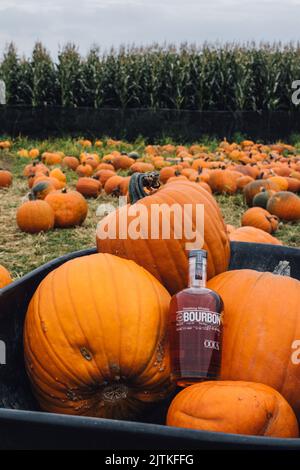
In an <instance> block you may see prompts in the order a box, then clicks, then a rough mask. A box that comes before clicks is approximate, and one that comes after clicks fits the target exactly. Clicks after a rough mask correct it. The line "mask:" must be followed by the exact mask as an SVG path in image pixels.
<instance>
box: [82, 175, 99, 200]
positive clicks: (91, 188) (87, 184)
mask: <svg viewBox="0 0 300 470" xmlns="http://www.w3.org/2000/svg"><path fill="white" fill-rule="evenodd" d="M101 188H102V184H101V183H100V181H99V180H97V179H94V178H87V177H82V178H79V179H78V181H77V184H76V191H78V192H79V193H80V194H82V195H83V196H84V197H98V196H99V194H100V193H101Z"/></svg>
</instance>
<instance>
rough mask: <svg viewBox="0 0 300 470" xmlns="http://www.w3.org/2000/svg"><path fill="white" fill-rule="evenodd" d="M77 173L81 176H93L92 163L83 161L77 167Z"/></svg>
mask: <svg viewBox="0 0 300 470" xmlns="http://www.w3.org/2000/svg"><path fill="white" fill-rule="evenodd" d="M76 173H77V175H78V176H80V177H83V176H92V174H93V173H94V170H93V168H92V167H91V165H89V164H88V163H85V162H83V163H81V164H80V165H78V167H77V168H76Z"/></svg>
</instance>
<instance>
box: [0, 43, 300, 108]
mask: <svg viewBox="0 0 300 470" xmlns="http://www.w3.org/2000/svg"><path fill="white" fill-rule="evenodd" d="M0 78H2V79H3V80H4V82H5V84H6V90H7V104H9V105H29V106H34V107H36V106H64V107H79V106H88V107H94V108H121V109H126V108H151V109H161V108H168V109H176V110H181V109H187V110H201V111H205V110H209V111H218V110H227V111H237V110H239V111H259V110H268V111H273V110H292V109H294V108H295V105H294V104H293V103H292V99H291V96H292V93H293V89H292V82H293V81H294V80H298V79H300V45H298V44H289V45H284V46H283V45H281V44H274V45H269V44H261V45H259V46H257V45H255V44H247V45H238V44H227V45H224V46H217V45H203V46H201V47H196V46H192V45H186V44H184V45H182V46H180V47H175V46H172V45H169V46H167V45H166V46H159V45H152V46H149V47H141V48H138V47H133V46H132V47H121V48H120V49H118V50H114V49H112V50H110V51H109V52H105V53H101V52H100V50H99V49H98V48H97V47H94V48H92V49H91V50H90V52H89V53H88V54H87V56H86V57H82V56H81V55H80V53H79V51H78V49H77V47H76V46H75V45H73V44H67V45H66V46H65V47H64V48H63V49H61V50H60V52H59V54H58V57H57V60H53V59H52V58H51V56H50V54H49V52H48V51H47V50H46V49H45V47H44V46H43V45H42V44H41V43H37V44H36V45H35V47H34V50H33V52H32V55H31V57H29V58H26V57H22V56H20V55H19V54H18V51H17V49H16V47H15V45H14V44H10V45H9V46H8V47H7V49H6V51H5V53H4V55H3V58H2V60H1V61H0Z"/></svg>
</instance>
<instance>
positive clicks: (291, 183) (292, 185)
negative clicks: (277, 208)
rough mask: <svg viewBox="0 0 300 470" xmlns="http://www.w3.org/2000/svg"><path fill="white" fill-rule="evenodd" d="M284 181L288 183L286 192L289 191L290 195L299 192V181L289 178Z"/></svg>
mask: <svg viewBox="0 0 300 470" xmlns="http://www.w3.org/2000/svg"><path fill="white" fill-rule="evenodd" d="M286 180H287V182H288V189H287V190H288V191H291V192H292V193H298V192H300V180H298V179H297V178H290V177H286Z"/></svg>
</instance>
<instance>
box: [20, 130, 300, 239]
mask: <svg viewBox="0 0 300 470" xmlns="http://www.w3.org/2000/svg"><path fill="white" fill-rule="evenodd" d="M79 144H80V145H81V146H82V147H83V148H84V151H83V152H81V153H80V156H79V158H77V157H75V156H65V155H64V154H63V153H62V152H44V153H43V154H42V156H41V158H40V157H39V150H38V149H31V150H29V151H28V150H25V149H23V150H20V151H19V152H18V154H19V155H20V156H22V157H29V158H32V159H35V158H40V159H41V162H38V161H35V162H34V163H32V164H29V165H27V166H26V167H25V169H24V176H26V177H27V178H28V185H29V187H30V188H31V194H30V198H31V199H34V200H37V199H38V200H41V199H44V200H45V201H46V202H48V203H49V202H52V201H53V203H52V204H51V206H52V208H53V209H54V212H55V209H56V207H57V205H60V206H61V204H60V203H58V199H59V200H60V201H61V203H63V201H67V198H68V199H69V200H71V199H72V198H74V197H75V193H74V192H72V194H68V195H64V196H62V195H61V193H58V192H56V195H55V196H54V195H53V194H52V195H49V194H50V193H52V192H54V191H55V190H56V191H61V189H62V188H64V187H65V186H66V176H65V175H64V173H63V171H62V170H63V169H64V168H68V169H69V170H73V171H74V172H76V173H77V175H78V181H77V184H76V191H77V192H79V193H80V194H81V195H83V196H84V197H85V198H88V197H98V196H99V195H100V194H102V191H103V192H104V193H105V194H108V195H111V196H126V195H128V186H129V181H130V176H131V175H132V174H134V173H136V172H139V173H146V172H151V171H158V172H159V173H160V181H161V183H162V184H169V183H171V182H179V181H183V180H185V181H192V182H195V183H196V184H197V185H199V186H201V187H202V188H203V189H205V190H206V191H208V192H209V193H216V194H217V193H220V194H226V195H232V194H235V193H237V192H243V194H244V198H245V201H246V203H247V204H248V205H249V206H255V207H260V209H265V211H263V210H258V209H257V210H252V209H251V210H250V211H248V212H247V213H246V214H245V215H244V216H243V219H242V226H243V227H240V228H237V229H236V228H235V227H232V226H228V232H229V234H230V239H231V240H236V241H249V242H261V243H275V244H278V243H280V242H279V241H278V240H277V239H276V238H275V237H272V236H271V235H270V234H272V233H274V232H275V231H276V229H277V227H278V222H279V220H281V221H297V220H300V198H299V196H298V195H297V193H299V192H300V155H297V152H296V149H295V148H294V147H292V146H290V145H286V144H275V145H269V146H266V145H262V144H255V143H254V142H252V141H247V140H246V141H243V142H241V144H240V145H238V144H236V143H232V144H230V143H229V142H227V141H226V140H224V141H223V142H221V143H220V144H219V146H218V148H217V149H216V150H215V151H214V152H210V151H209V150H208V148H207V147H205V146H201V145H192V146H190V147H185V146H174V145H170V144H169V145H163V146H152V145H148V146H146V147H145V149H144V153H143V155H142V156H139V154H138V153H136V152H129V153H128V154H127V153H126V152H120V151H119V150H112V151H110V152H109V153H105V149H106V147H107V146H108V148H110V147H109V146H111V147H112V148H113V147H114V146H115V148H117V147H118V146H119V145H121V144H122V142H121V141H114V140H111V139H110V140H109V141H108V142H106V147H105V148H103V142H102V141H100V140H98V141H96V142H95V143H94V147H95V148H97V152H98V153H97V152H90V153H89V152H88V150H89V149H90V148H91V147H92V142H91V141H89V140H81V141H79ZM99 152H100V153H101V154H102V156H101V157H100V154H99ZM49 168H52V170H50V169H49ZM124 174H125V175H124ZM77 196H78V195H77ZM77 199H78V201H79V198H78V197H77ZM78 204H79V205H80V206H82V208H83V206H84V203H83V202H82V201H80V203H79V202H78ZM38 205H39V207H40V208H42V207H43V208H44V211H45V213H46V206H45V204H41V203H38ZM29 207H30V208H33V207H34V206H33V204H31V205H29V204H27V206H25V207H24V208H23V209H22V210H21V217H19V219H20V222H18V223H19V226H20V228H21V229H22V230H25V231H28V227H27V226H26V223H25V226H24V223H23V219H24V217H22V215H23V214H22V212H24V213H27V210H28V209H29ZM82 208H81V210H80V211H79V212H80V213H81V214H80V216H79V215H78V216H76V214H75V215H74V218H73V219H72V220H71V221H66V222H65V223H64V222H63V220H62V219H63V218H64V217H63V216H62V217H58V216H57V211H56V213H55V214H54V222H52V221H50V215H49V214H48V215H47V216H45V218H44V220H45V223H44V224H43V226H42V227H34V228H32V229H31V233H33V232H36V231H39V230H46V229H47V228H48V227H51V225H52V223H54V224H55V226H58V227H70V226H74V225H78V224H80V223H82V222H83V220H84V218H85V217H86V213H87V205H85V210H84V211H83V209H82ZM266 211H267V212H266ZM48 212H49V211H48ZM84 214H85V215H84ZM21 219H22V220H21ZM25 219H26V216H25ZM46 220H47V222H46Z"/></svg>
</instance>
